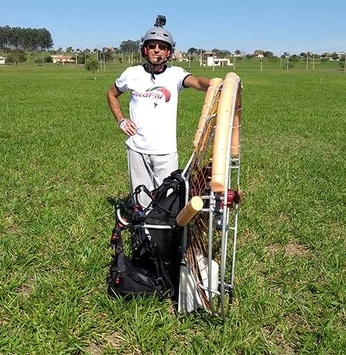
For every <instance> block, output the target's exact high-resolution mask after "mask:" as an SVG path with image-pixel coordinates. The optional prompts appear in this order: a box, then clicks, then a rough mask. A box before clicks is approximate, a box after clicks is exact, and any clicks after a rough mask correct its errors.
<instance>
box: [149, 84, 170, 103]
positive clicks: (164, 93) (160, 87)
mask: <svg viewBox="0 0 346 355" xmlns="http://www.w3.org/2000/svg"><path fill="white" fill-rule="evenodd" d="M153 91H159V92H162V93H163V95H164V96H165V101H166V102H168V101H169V100H170V98H171V93H170V92H169V91H168V90H167V89H166V88H165V87H164V86H154V87H152V88H150V89H148V90H147V92H153Z"/></svg>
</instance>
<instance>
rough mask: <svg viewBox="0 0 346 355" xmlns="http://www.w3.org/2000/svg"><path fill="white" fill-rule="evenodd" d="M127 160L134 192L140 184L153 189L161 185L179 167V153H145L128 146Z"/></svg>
mask: <svg viewBox="0 0 346 355" xmlns="http://www.w3.org/2000/svg"><path fill="white" fill-rule="evenodd" d="M127 162H128V169H129V175H130V186H131V191H132V192H134V190H135V188H136V187H137V186H139V185H145V186H146V187H147V188H148V189H149V191H151V190H153V189H155V188H157V187H158V186H160V185H161V183H162V181H163V179H164V178H165V177H167V176H169V175H170V174H171V172H173V171H174V170H177V169H178V153H177V152H175V153H170V154H162V155H157V154H143V153H138V152H135V151H134V150H132V149H130V148H127ZM143 198H144V197H143ZM146 200H148V199H146ZM145 204H146V203H145Z"/></svg>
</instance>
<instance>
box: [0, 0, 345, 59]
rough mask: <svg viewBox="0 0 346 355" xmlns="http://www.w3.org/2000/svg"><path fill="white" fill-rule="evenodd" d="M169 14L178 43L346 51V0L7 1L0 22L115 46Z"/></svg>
mask: <svg viewBox="0 0 346 355" xmlns="http://www.w3.org/2000/svg"><path fill="white" fill-rule="evenodd" d="M157 15H164V16H166V19H167V23H166V26H165V28H166V29H167V30H168V31H170V32H171V34H172V36H173V38H174V40H175V42H176V49H177V50H180V51H187V50H188V49H189V48H191V47H193V48H197V49H204V50H212V49H214V48H216V49H220V50H229V51H230V52H233V51H235V50H240V51H242V52H244V53H253V52H254V51H255V50H264V51H271V52H273V53H274V54H276V55H280V54H283V53H284V52H287V53H290V54H299V53H301V52H308V51H309V52H313V53H316V54H322V53H325V52H340V51H345V50H346V1H345V0H286V1H283V0H262V1H261V0H257V1H254V0H247V1H246V0H243V1H237V2H235V1H232V0H209V1H207V0H199V1H197V0H166V1H159V0H137V1H136V0H132V1H131V0H121V1H117V0H113V1H110V0H101V1H95V0H94V1H91V0H83V1H81V0H52V1H50V0H44V1H43V0H32V1H29V0H11V1H2V4H1V7H0V26H7V25H8V26H10V27H21V28H37V29H38V28H46V29H47V30H48V31H49V32H50V34H51V36H52V39H53V42H54V46H53V48H54V49H58V48H60V47H61V48H63V49H66V48H67V47H72V48H73V49H80V50H83V49H86V48H88V49H91V50H93V49H94V48H103V47H119V46H120V44H121V42H122V41H126V40H134V41H135V40H140V39H141V37H142V36H143V35H144V34H145V32H146V31H147V30H148V29H149V28H151V27H153V25H154V22H155V18H156V16H157Z"/></svg>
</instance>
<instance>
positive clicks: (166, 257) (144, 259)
mask: <svg viewBox="0 0 346 355" xmlns="http://www.w3.org/2000/svg"><path fill="white" fill-rule="evenodd" d="M141 191H144V192H145V193H146V194H147V195H148V196H149V197H150V199H151V202H150V204H149V205H148V206H147V207H142V206H141V205H140V203H139V197H138V196H139V194H140V193H141ZM184 205H185V181H184V179H183V178H182V176H181V171H180V170H176V171H174V172H173V173H171V175H170V176H168V177H167V178H165V179H164V180H163V183H162V184H161V185H160V186H159V187H158V188H157V189H155V190H153V191H148V189H147V188H146V187H145V186H144V185H140V186H138V187H137V188H136V189H135V192H134V194H133V195H132V196H131V198H130V199H129V201H128V202H127V203H125V204H121V205H117V206H116V213H115V215H116V216H115V220H116V223H115V227H114V228H113V232H112V236H111V241H110V244H111V246H112V247H113V250H114V254H113V258H112V262H111V266H110V272H109V276H108V293H109V295H110V296H111V297H118V296H122V297H133V296H137V295H141V296H153V295H155V296H158V297H159V298H162V299H163V298H173V297H174V295H176V294H177V292H176V290H177V287H178V274H179V266H180V260H181V253H180V246H181V237H182V228H181V227H179V226H177V224H176V217H177V215H178V214H179V212H180V211H181V210H182V208H183V207H184ZM120 211H125V214H126V217H127V218H128V220H127V221H124V218H122V216H120V213H121V212H120ZM125 229H128V230H129V231H130V235H131V238H130V252H129V255H126V253H125V251H124V246H123V240H122V231H123V230H125Z"/></svg>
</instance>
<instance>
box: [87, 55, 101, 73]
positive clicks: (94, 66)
mask: <svg viewBox="0 0 346 355" xmlns="http://www.w3.org/2000/svg"><path fill="white" fill-rule="evenodd" d="M99 68H100V64H99V61H98V60H97V59H95V58H88V59H87V61H86V62H85V69H86V70H88V71H92V72H93V73H95V71H96V70H98V69H99Z"/></svg>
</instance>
